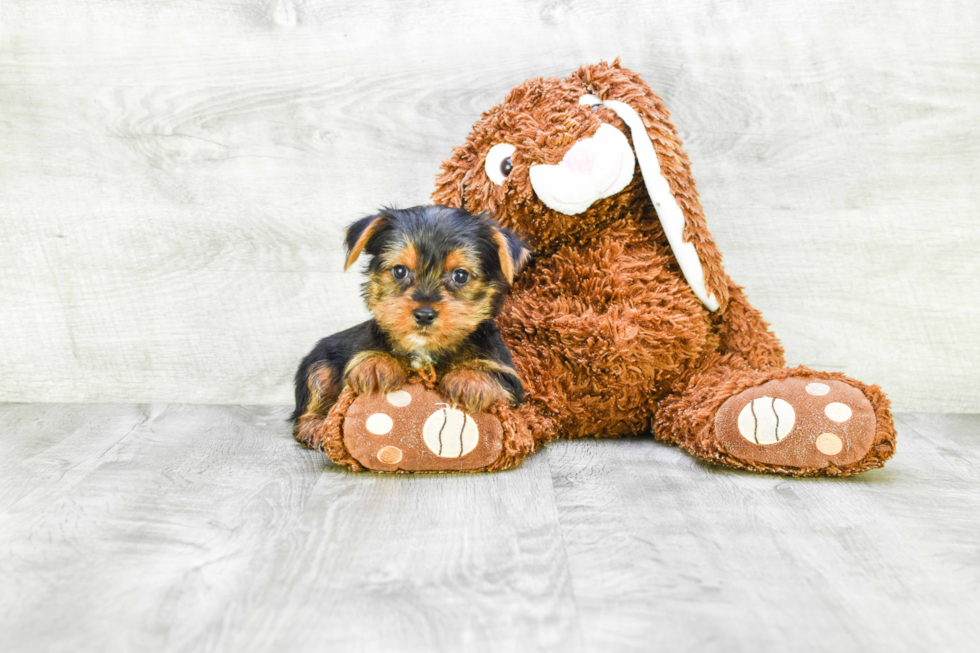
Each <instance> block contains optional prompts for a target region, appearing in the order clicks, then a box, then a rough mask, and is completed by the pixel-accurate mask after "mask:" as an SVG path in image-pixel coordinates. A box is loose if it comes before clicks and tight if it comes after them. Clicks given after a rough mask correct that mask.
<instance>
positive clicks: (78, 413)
mask: <svg viewBox="0 0 980 653" xmlns="http://www.w3.org/2000/svg"><path fill="white" fill-rule="evenodd" d="M285 414H286V411H285V410H284V409H283V408H281V407H261V406H253V407H240V406H207V405H143V406H132V405H56V404H48V405H44V404H29V405H10V404H7V405H2V404H0V459H2V463H0V464H2V468H0V472H2V473H0V577H2V578H3V582H2V583H0V642H2V649H3V650H4V651H5V652H7V651H9V652H11V653H19V652H21V651H24V652H26V651H42V650H43V651H99V652H100V653H101V652H115V651H126V652H130V651H143V650H146V651H181V652H185V651H243V652H259V651H270V652H271V651H297V652H303V651H323V650H330V651H340V652H346V651H388V650H398V651H461V650H466V651H488V652H490V651H524V650H526V651H571V652H574V651H612V650H644V651H646V650H651V649H652V648H653V649H658V650H661V649H662V650H671V651H716V650H724V651H747V652H750V651H768V650H793V651H811V650H812V651H826V650H835V651H843V652H849V651H856V652H857V651H861V652H866V651H906V650H907V651H925V650H942V651H949V652H951V653H958V652H960V651H964V652H965V651H968V650H973V648H975V646H974V645H975V643H976V641H977V639H978V637H980V626H978V623H977V620H976V619H975V615H976V609H977V606H978V605H980V554H978V548H977V541H978V539H980V524H978V521H977V518H976V516H977V514H980V491H978V490H977V487H978V486H980V453H978V449H977V446H976V442H977V435H978V432H980V416H976V415H972V416H966V415H928V414H902V415H899V418H898V429H899V442H900V448H899V451H898V454H897V455H896V456H895V458H894V459H893V460H892V461H891V462H889V466H888V467H886V468H885V469H883V470H875V471H871V472H868V473H866V474H864V475H861V476H857V477H853V478H849V479H785V478H780V477H772V476H757V475H752V474H749V473H744V472H738V471H733V470H728V469H724V468H717V467H712V466H709V465H707V464H704V463H701V462H698V461H695V460H694V459H692V458H690V457H689V456H687V455H685V454H683V453H682V452H681V451H679V450H678V449H675V448H670V447H667V446H665V445H662V444H659V443H656V442H654V441H653V440H652V439H649V438H637V439H631V440H605V441H601V442H596V441H594V440H578V441H574V442H568V441H561V442H556V443H554V444H552V445H550V446H549V447H548V448H547V449H545V450H544V451H543V452H541V453H540V454H538V455H536V456H533V457H531V458H529V459H528V460H527V461H526V462H525V463H524V464H523V465H522V466H521V467H519V468H517V469H516V470H513V471H509V472H504V473H499V474H491V475H486V474H482V475H429V476H415V477H413V476H384V475H371V474H360V475H354V474H350V473H348V472H346V471H343V470H341V469H339V468H337V467H335V466H333V465H332V464H330V463H329V462H327V460H326V458H325V457H324V456H323V455H322V454H319V453H316V452H312V451H309V450H306V449H303V448H301V447H299V445H297V444H295V443H294V442H293V441H292V439H291V438H290V437H289V433H288V428H287V427H286V425H285V423H284V421H283V418H284V416H285Z"/></svg>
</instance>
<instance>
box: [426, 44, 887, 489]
mask: <svg viewBox="0 0 980 653" xmlns="http://www.w3.org/2000/svg"><path fill="white" fill-rule="evenodd" d="M432 197H433V200H434V201H436V202H438V203H440V204H446V205H449V206H461V207H463V208H465V209H467V210H469V211H471V212H477V211H487V212H489V213H491V214H492V215H493V216H494V217H495V218H496V219H497V220H498V221H499V222H500V223H501V224H502V225H504V226H506V227H509V228H511V229H513V230H515V231H516V232H518V233H519V234H520V235H522V237H524V238H526V239H527V241H528V242H529V243H530V244H531V246H532V248H533V249H534V251H535V258H534V260H533V261H532V262H531V264H530V265H528V266H527V268H526V269H525V270H524V271H523V272H522V273H521V276H520V278H519V280H518V281H517V283H516V284H515V286H514V288H513V290H512V293H511V297H510V299H509V300H508V303H507V305H506V306H505V308H504V310H503V313H502V314H501V316H500V317H499V318H498V325H499V327H500V330H501V334H502V335H503V337H504V340H505V342H506V343H507V345H508V347H509V348H510V350H511V352H512V353H513V356H514V362H515V368H516V369H517V371H518V373H519V374H520V375H521V377H522V378H523V380H524V384H525V386H526V388H527V394H528V398H527V401H528V405H529V409H528V410H527V411H526V412H528V413H530V412H534V413H535V419H536V420H541V419H542V418H543V419H544V420H547V421H534V422H533V423H532V433H533V436H534V438H535V441H536V442H537V443H539V444H540V443H543V442H545V441H547V440H548V439H549V438H551V437H566V438H573V437H581V436H596V437H606V436H618V435H632V434H641V433H649V432H653V434H654V435H655V436H656V437H657V438H659V439H661V440H664V441H666V442H669V443H672V444H677V445H679V446H681V447H683V448H684V449H685V450H687V451H688V452H690V453H691V454H693V455H695V456H697V457H699V458H703V459H705V460H709V461H712V462H716V463H720V464H723V465H728V466H730V467H739V468H744V469H750V470H753V471H759V472H776V473H781V474H789V475H793V476H845V475H849V474H854V473H857V472H860V471H864V470H866V469H871V468H875V467H881V466H882V465H883V464H884V462H885V461H886V460H887V459H888V458H890V457H891V456H892V454H893V453H894V451H895V430H894V426H893V423H892V416H891V413H890V412H889V408H888V406H889V404H888V400H887V398H886V397H885V395H884V393H882V391H881V390H880V389H879V388H878V387H876V386H867V385H865V384H863V383H860V382H858V381H855V380H853V379H850V378H848V377H846V376H844V375H842V374H837V373H827V372H817V371H813V370H810V369H807V368H805V367H798V368H795V369H787V368H785V367H784V366H785V360H784V358H783V349H782V346H781V345H780V343H779V340H777V339H776V337H775V336H774V335H773V334H772V333H771V332H770V331H769V327H768V325H767V324H766V322H765V321H764V320H763V319H762V316H761V315H760V313H759V311H757V310H756V309H754V308H753V307H752V306H751V305H750V304H749V303H748V301H747V299H746V298H745V295H744V293H743V291H742V288H741V287H739V286H738V285H736V284H735V283H734V282H733V281H732V280H731V279H730V278H729V277H728V275H727V274H726V273H725V269H724V267H723V266H722V260H721V253H720V252H719V251H718V248H717V247H716V245H715V241H714V239H713V238H712V236H711V233H710V232H709V231H708V227H707V224H706V222H705V219H704V215H703V212H702V209H701V204H700V203H699V201H698V194H697V190H696V189H695V185H694V178H693V177H692V176H691V168H690V163H689V161H688V159H687V155H686V154H685V153H684V151H683V149H682V148H681V142H680V140H679V139H678V137H677V132H676V130H675V129H674V126H673V125H672V124H671V123H670V120H669V114H668V112H667V108H666V107H665V106H664V103H663V101H662V100H661V99H660V98H659V97H657V96H656V95H655V94H654V93H653V91H651V90H650V87H649V86H648V85H647V84H646V83H645V82H644V81H643V80H641V79H640V77H639V76H638V75H637V74H636V73H633V72H631V71H629V70H627V69H625V68H622V67H621V66H620V65H619V61H618V60H617V61H616V62H614V63H613V64H611V65H609V64H605V63H601V64H599V65H594V66H583V67H582V68H580V69H579V70H578V71H577V72H575V73H574V74H572V75H571V76H569V77H567V78H565V79H557V78H549V79H531V80H528V81H526V82H524V83H523V84H521V85H520V86H518V87H517V88H515V89H514V90H512V91H511V92H510V94H509V95H508V96H507V98H506V99H505V100H504V102H503V103H502V104H500V105H498V106H496V107H494V108H492V109H490V110H489V111H487V112H486V113H484V114H483V116H481V118H480V119H479V120H478V121H477V123H476V124H475V125H474V127H473V130H472V132H471V134H470V136H469V137H468V138H467V140H466V142H465V143H464V144H463V145H461V146H459V147H457V148H456V149H455V150H454V152H453V155H452V156H451V157H450V158H449V159H447V160H446V161H445V162H444V163H443V172H442V174H441V175H440V176H439V178H438V180H437V188H436V191H435V192H434V193H433V196H432ZM531 409H533V411H532V410H531ZM534 424H547V428H548V429H551V430H550V431H549V432H547V433H543V432H539V431H538V430H537V429H536V428H535V426H534Z"/></svg>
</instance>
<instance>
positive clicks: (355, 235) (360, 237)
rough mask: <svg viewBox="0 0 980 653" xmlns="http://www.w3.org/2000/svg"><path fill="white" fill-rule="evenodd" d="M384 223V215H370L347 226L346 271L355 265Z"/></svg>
mask: <svg viewBox="0 0 980 653" xmlns="http://www.w3.org/2000/svg"><path fill="white" fill-rule="evenodd" d="M384 223H385V219H384V216H381V215H369V216H368V217H366V218H361V219H360V220H358V221H357V222H355V223H354V224H352V225H351V226H349V227H347V235H346V237H345V238H344V246H345V247H346V248H347V261H346V262H345V263H344V272H347V269H348V268H349V267H350V266H352V265H354V262H355V261H356V260H357V257H358V256H360V255H361V251H362V250H363V249H364V248H365V247H366V246H367V244H368V241H370V240H371V237H372V236H374V234H376V233H378V230H379V229H380V228H381V227H382V226H383V225H384Z"/></svg>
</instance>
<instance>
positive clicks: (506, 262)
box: [344, 206, 530, 356]
mask: <svg viewBox="0 0 980 653" xmlns="http://www.w3.org/2000/svg"><path fill="white" fill-rule="evenodd" d="M346 246H347V263H346V266H345V268H344V269H347V268H349V267H350V266H351V265H353V264H354V262H355V261H356V260H357V258H358V257H359V256H360V255H361V253H362V252H366V253H367V254H369V255H370V256H371V260H370V262H369V263H368V269H367V272H368V280H367V282H366V283H365V284H364V299H365V303H366V304H367V307H368V309H369V310H371V312H373V313H374V317H375V320H376V321H377V323H378V325H379V326H380V327H381V329H382V331H384V332H385V334H386V335H387V336H388V337H389V339H390V340H391V342H392V345H393V346H394V347H395V349H396V350H397V351H399V352H400V353H404V354H409V353H418V354H421V355H423V356H434V355H438V354H440V353H442V352H445V351H448V350H452V349H454V348H455V347H457V346H458V345H459V344H460V343H461V342H462V341H463V340H464V339H465V338H466V337H467V336H468V335H469V334H471V333H472V332H473V331H474V330H475V329H476V328H477V326H479V324H480V323H481V322H483V321H484V320H487V319H490V318H492V317H494V316H496V315H497V313H498V312H499V311H500V307H501V305H502V304H503V295H504V291H505V290H506V288H507V286H508V285H509V284H510V283H512V282H513V280H514V275H515V274H516V273H517V272H518V271H519V270H520V268H521V267H522V266H523V265H524V263H525V262H526V260H527V259H528V257H529V254H530V252H529V250H528V248H527V246H526V245H525V244H524V243H523V242H522V241H521V240H520V239H519V238H517V236H515V235H514V234H513V233H512V232H510V231H509V230H507V229H504V228H503V227H500V226H499V225H497V224H496V223H495V222H494V221H493V220H491V219H490V218H488V217H486V216H484V215H478V216H473V215H471V214H469V213H467V212H466V211H463V210H461V209H453V208H448V207H444V206H420V207H415V208H411V209H405V210H395V209H384V210H382V211H381V212H379V213H378V214H377V215H371V216H368V217H366V218H362V219H360V220H358V221H357V222H355V223H354V224H352V225H351V226H350V227H348V229H347V238H346Z"/></svg>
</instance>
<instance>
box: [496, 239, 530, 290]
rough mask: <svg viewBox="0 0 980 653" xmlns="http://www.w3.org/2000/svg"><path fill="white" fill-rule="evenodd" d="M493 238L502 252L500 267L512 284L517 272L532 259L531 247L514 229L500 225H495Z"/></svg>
mask: <svg viewBox="0 0 980 653" xmlns="http://www.w3.org/2000/svg"><path fill="white" fill-rule="evenodd" d="M493 239H494V241H495V242H496V243H497V251H498V252H499V253H500V269H501V270H503V273H504V277H505V278H506V279H507V283H508V284H512V283H514V277H515V276H517V273H518V272H520V271H521V270H522V269H523V268H524V266H525V265H526V264H527V262H528V261H529V260H531V248H530V247H528V246H527V243H525V242H524V241H523V240H521V239H520V238H518V237H517V234H515V233H514V232H513V231H511V230H510V229H505V228H504V227H501V226H499V225H494V226H493Z"/></svg>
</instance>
